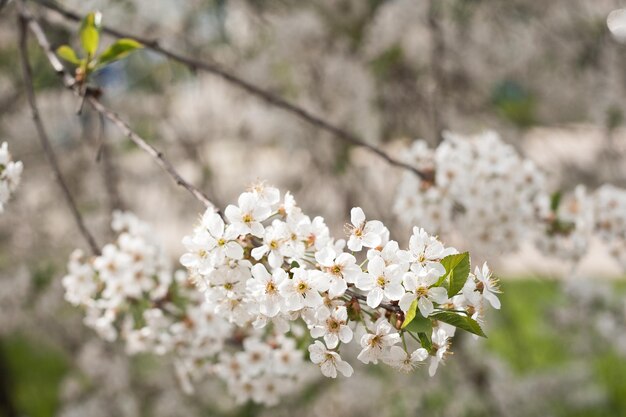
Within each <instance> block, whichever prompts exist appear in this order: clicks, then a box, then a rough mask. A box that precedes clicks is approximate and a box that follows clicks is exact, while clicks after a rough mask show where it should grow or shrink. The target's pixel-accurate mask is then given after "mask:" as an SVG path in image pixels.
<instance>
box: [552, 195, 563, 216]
mask: <svg viewBox="0 0 626 417" xmlns="http://www.w3.org/2000/svg"><path fill="white" fill-rule="evenodd" d="M561 196H562V194H561V192H560V191H556V192H554V193H553V194H552V196H550V210H551V211H552V212H553V213H556V211H557V210H558V209H559V205H560V204H561Z"/></svg>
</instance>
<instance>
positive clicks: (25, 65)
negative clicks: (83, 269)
mask: <svg viewBox="0 0 626 417" xmlns="http://www.w3.org/2000/svg"><path fill="white" fill-rule="evenodd" d="M18 19H19V20H18V26H19V37H20V39H19V50H20V57H21V61H22V74H23V77H24V88H25V90H26V98H27V100H28V104H29V106H30V110H31V113H32V118H33V122H34V124H35V127H36V128H37V134H38V136H39V140H40V141H41V146H42V148H43V150H44V152H45V154H46V157H47V158H48V162H49V163H50V166H51V167H52V171H53V172H54V176H55V177H56V180H57V182H58V183H59V186H60V187H61V190H62V191H63V195H64V197H65V201H66V202H67V205H68V206H69V208H70V210H71V212H72V214H73V216H74V220H75V221H76V224H77V225H78V228H79V229H80V232H81V234H82V235H83V237H84V238H85V240H86V241H87V244H88V245H89V247H90V249H91V252H92V253H93V254H94V255H98V254H100V249H99V246H98V244H97V243H96V240H95V239H94V237H93V235H92V234H91V232H89V230H88V229H87V226H86V225H85V222H84V220H83V217H82V215H81V214H80V211H79V210H78V207H76V202H75V201H74V198H73V197H72V194H71V192H70V190H69V187H68V186H67V183H66V182H65V179H64V178H63V174H62V173H61V168H60V167H59V162H58V160H57V157H56V154H55V153H54V150H53V149H52V145H51V143H50V139H49V138H48V134H47V133H46V130H45V127H44V125H43V122H42V120H41V117H40V115H39V108H38V107H37V100H36V97H35V89H34V87H33V75H32V69H31V66H30V62H29V60H28V44H27V31H26V26H27V22H26V19H24V17H23V16H22V15H20V16H19V18H18Z"/></svg>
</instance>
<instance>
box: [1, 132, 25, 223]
mask: <svg viewBox="0 0 626 417" xmlns="http://www.w3.org/2000/svg"><path fill="white" fill-rule="evenodd" d="M23 169H24V165H23V164H22V161H13V159H12V158H11V154H10V153H9V146H8V144H7V143H6V142H3V143H2V145H0V213H2V212H3V211H4V205H5V204H6V203H7V202H8V201H9V199H10V198H11V195H12V194H13V193H14V192H15V190H16V189H17V187H18V186H19V185H20V178H21V176H22V170H23Z"/></svg>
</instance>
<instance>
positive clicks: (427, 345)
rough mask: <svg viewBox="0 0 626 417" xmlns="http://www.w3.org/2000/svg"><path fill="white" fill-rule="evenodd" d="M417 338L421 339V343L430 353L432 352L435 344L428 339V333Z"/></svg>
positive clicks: (420, 334) (419, 334)
mask: <svg viewBox="0 0 626 417" xmlns="http://www.w3.org/2000/svg"><path fill="white" fill-rule="evenodd" d="M417 337H419V339H420V343H421V344H422V347H423V348H424V349H426V350H427V351H429V352H430V350H431V349H432V348H433V343H432V342H431V341H430V338H429V337H428V334H426V333H418V334H417Z"/></svg>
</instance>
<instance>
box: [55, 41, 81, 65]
mask: <svg viewBox="0 0 626 417" xmlns="http://www.w3.org/2000/svg"><path fill="white" fill-rule="evenodd" d="M57 55H58V56H59V57H61V58H62V59H64V60H66V61H67V62H69V63H72V64H74V65H80V59H79V58H78V56H77V55H76V52H74V50H73V49H72V48H70V47H69V46H68V45H62V46H59V47H58V48H57Z"/></svg>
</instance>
